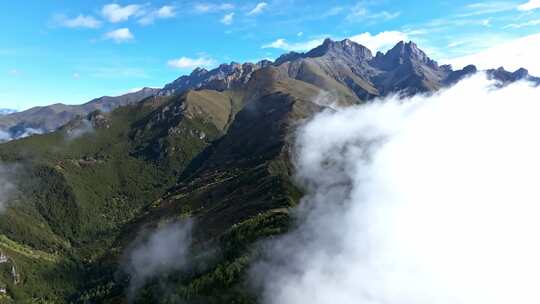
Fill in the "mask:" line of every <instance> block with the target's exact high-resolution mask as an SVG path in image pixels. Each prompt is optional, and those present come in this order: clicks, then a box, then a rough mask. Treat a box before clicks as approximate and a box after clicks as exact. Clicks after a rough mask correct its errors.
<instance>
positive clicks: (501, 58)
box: [441, 34, 540, 75]
mask: <svg viewBox="0 0 540 304" xmlns="http://www.w3.org/2000/svg"><path fill="white" fill-rule="evenodd" d="M538 54H540V34H534V35H529V36H525V37H522V38H519V39H515V40H512V41H506V42H504V43H501V44H499V45H496V46H494V47H491V48H488V49H486V50H483V51H480V52H478V53H476V54H472V55H467V56H462V57H457V58H453V59H446V60H441V62H443V63H450V64H452V66H454V67H455V68H461V67H464V66H466V65H468V64H474V65H476V66H477V67H478V68H480V69H489V68H497V67H500V66H504V67H505V68H506V69H508V70H516V69H518V68H521V67H523V68H526V69H528V70H529V72H530V73H531V74H532V75H540V60H538Z"/></svg>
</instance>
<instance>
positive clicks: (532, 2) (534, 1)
mask: <svg viewBox="0 0 540 304" xmlns="http://www.w3.org/2000/svg"><path fill="white" fill-rule="evenodd" d="M538 8H540V0H529V1H528V2H526V3H523V4H521V5H519V6H518V10H520V11H532V10H535V9H538Z"/></svg>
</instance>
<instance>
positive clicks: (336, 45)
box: [306, 38, 373, 60]
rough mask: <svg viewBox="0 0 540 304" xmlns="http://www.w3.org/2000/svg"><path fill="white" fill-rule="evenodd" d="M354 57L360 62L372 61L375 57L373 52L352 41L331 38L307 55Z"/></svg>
mask: <svg viewBox="0 0 540 304" xmlns="http://www.w3.org/2000/svg"><path fill="white" fill-rule="evenodd" d="M328 55H330V56H333V57H342V56H346V57H353V58H355V59H360V60H370V59H371V58H372V57H373V54H372V53H371V51H370V50H369V49H368V48H367V47H365V46H363V45H361V44H358V43H356V42H354V41H352V40H350V39H344V40H341V41H334V40H332V39H330V38H326V39H325V40H324V42H323V44H322V45H320V46H318V47H316V48H314V49H313V50H311V51H309V52H308V53H307V54H306V57H322V56H328Z"/></svg>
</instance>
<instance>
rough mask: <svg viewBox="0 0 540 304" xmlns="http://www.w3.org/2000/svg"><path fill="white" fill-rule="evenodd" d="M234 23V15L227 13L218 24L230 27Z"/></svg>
mask: <svg viewBox="0 0 540 304" xmlns="http://www.w3.org/2000/svg"><path fill="white" fill-rule="evenodd" d="M233 21H234V13H228V14H226V15H225V16H223V18H221V20H220V22H221V23H223V24H225V25H231V24H232V23H233Z"/></svg>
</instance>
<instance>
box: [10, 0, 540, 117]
mask: <svg viewBox="0 0 540 304" xmlns="http://www.w3.org/2000/svg"><path fill="white" fill-rule="evenodd" d="M1 14H2V18H0V27H1V28H2V31H1V32H0V58H1V59H0V107H3V108H14V109H18V110H22V109H26V108H29V107H31V106H35V105H46V104H51V103H56V102H62V103H68V104H76V103H82V102H86V101H88V100H90V99H92V98H94V97H99V96H102V95H119V94H122V93H125V92H128V91H130V90H132V89H136V88H141V87H144V86H150V87H161V86H163V85H164V84H166V83H168V82H170V81H172V80H174V79H175V78H177V77H178V76H180V75H182V74H186V73H189V72H190V71H191V70H192V69H193V68H194V67H196V66H198V65H199V66H205V67H208V68H210V67H212V66H215V65H216V64H218V63H221V62H230V61H238V62H244V61H257V60H260V59H264V58H268V59H275V58H276V57H277V56H279V55H280V54H281V53H284V52H287V51H290V50H296V51H303V50H307V49H309V48H310V47H313V46H315V45H317V44H319V43H320V42H321V41H322V39H324V38H325V37H332V38H334V39H342V38H346V37H351V38H353V40H355V41H358V42H361V43H364V44H365V45H367V46H368V47H370V48H373V49H379V50H385V49H387V48H388V47H389V46H391V45H392V44H394V43H395V42H397V41H399V40H401V39H404V40H413V41H416V42H417V43H418V44H419V46H420V47H421V48H423V49H424V50H426V52H428V54H429V55H430V56H432V57H434V58H435V59H438V60H443V61H444V60H447V59H452V58H459V57H463V56H466V55H470V54H475V53H478V52H480V51H482V50H485V49H488V48H491V47H494V46H497V45H500V44H502V43H505V42H508V41H512V40H514V39H517V38H520V37H527V36H530V35H533V34H536V33H539V32H540V1H535V0H533V1H527V0H516V1H504V0H501V1H485V2H478V1H466V0H453V1H396V0H394V1H390V0H386V1H384V0H383V1H370V0H366V1H316V0H311V1H295V0H274V1H273V0H264V1H206V2H201V1H157V0H155V1H152V0H142V1H140V2H138V1H112V0H108V1H67V0H55V1H53V0H27V1H10V2H7V3H4V4H3V10H2V13H1ZM539 51H540V50H539ZM536 54H538V53H536Z"/></svg>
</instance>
